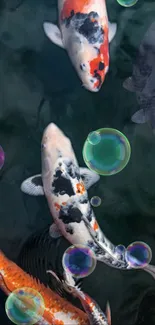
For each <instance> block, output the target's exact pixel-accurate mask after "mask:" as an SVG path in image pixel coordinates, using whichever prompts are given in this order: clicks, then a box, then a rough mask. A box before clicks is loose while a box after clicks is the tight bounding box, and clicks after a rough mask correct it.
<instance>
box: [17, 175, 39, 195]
mask: <svg viewBox="0 0 155 325" xmlns="http://www.w3.org/2000/svg"><path fill="white" fill-rule="evenodd" d="M20 189H21V191H22V192H23V193H26V194H29V195H34V196H39V195H44V189H43V183H42V177H41V174H38V175H35V176H32V177H29V178H27V179H26V180H25V181H24V182H23V183H22V184H21V187H20Z"/></svg>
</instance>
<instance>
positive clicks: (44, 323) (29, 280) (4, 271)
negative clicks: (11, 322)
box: [0, 251, 89, 325]
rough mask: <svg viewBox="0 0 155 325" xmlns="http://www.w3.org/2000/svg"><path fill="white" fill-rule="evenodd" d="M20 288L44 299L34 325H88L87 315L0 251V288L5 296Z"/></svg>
mask: <svg viewBox="0 0 155 325" xmlns="http://www.w3.org/2000/svg"><path fill="white" fill-rule="evenodd" d="M22 287H29V288H33V289H35V290H36V291H38V292H39V293H40V294H41V296H42V297H43V299H44V304H45V310H44V313H43V316H42V318H41V320H40V321H39V322H38V323H37V324H36V325H89V321H88V318H87V315H86V314H85V313H84V312H83V311H82V310H80V309H78V308H76V307H74V306H72V305H71V303H69V302H68V301H67V300H65V299H64V298H62V297H60V296H59V295H58V294H57V293H55V292H53V291H52V290H51V289H49V288H46V287H45V286H44V284H41V283H40V281H39V280H38V279H35V278H33V277H32V276H31V275H29V274H27V273H26V272H24V271H23V270H22V269H21V268H20V267H19V266H17V265H16V264H15V263H14V262H12V261H10V260H9V259H8V258H7V257H6V256H5V255H4V254H3V253H2V251H0V288H1V289H2V290H3V291H4V293H5V294H6V295H9V294H10V293H11V292H13V291H14V290H16V289H20V288H22Z"/></svg>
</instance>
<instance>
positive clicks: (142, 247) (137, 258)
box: [125, 241, 152, 268]
mask: <svg viewBox="0 0 155 325" xmlns="http://www.w3.org/2000/svg"><path fill="white" fill-rule="evenodd" d="M125 257H126V260H127V261H128V263H129V264H130V266H131V267H132V268H143V267H145V266H146V265H148V264H149V263H150V261H151V259H152V251H151V248H150V247H149V246H148V245H147V244H146V243H144V242H141V241H137V242H134V243H132V244H130V245H129V246H128V247H127V250H126V253H125Z"/></svg>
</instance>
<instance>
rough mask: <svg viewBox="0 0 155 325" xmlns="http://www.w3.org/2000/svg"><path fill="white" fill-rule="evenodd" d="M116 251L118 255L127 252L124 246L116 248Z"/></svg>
mask: <svg viewBox="0 0 155 325" xmlns="http://www.w3.org/2000/svg"><path fill="white" fill-rule="evenodd" d="M115 251H116V253H118V254H122V253H125V251H126V248H125V246H124V245H121V244H120V245H117V246H116V247H115Z"/></svg>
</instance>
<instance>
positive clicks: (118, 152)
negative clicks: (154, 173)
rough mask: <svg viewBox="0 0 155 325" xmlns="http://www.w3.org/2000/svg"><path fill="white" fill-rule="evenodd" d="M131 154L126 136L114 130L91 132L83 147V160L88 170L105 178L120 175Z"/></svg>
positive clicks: (104, 129)
mask: <svg viewBox="0 0 155 325" xmlns="http://www.w3.org/2000/svg"><path fill="white" fill-rule="evenodd" d="M130 154H131V147H130V143H129V141H128V139H127V138H126V136H125V135H124V134H123V133H121V132H120V131H118V130H116V129H112V128H102V129H99V130H97V131H93V132H91V133H90V134H88V137H87V139H86V141H85V143H84V146H83V159H84V161H85V163H86V165H87V166H88V168H89V169H91V170H93V171H95V172H96V173H97V174H99V175H104V176H110V175H114V174H117V173H119V172H120V171H121V170H122V169H123V168H124V167H125V166H126V165H127V163H128V161H129V159H130Z"/></svg>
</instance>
